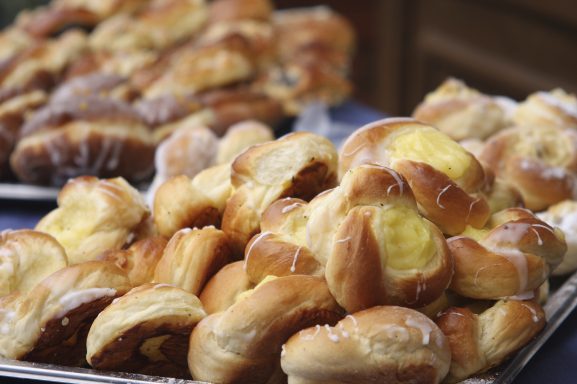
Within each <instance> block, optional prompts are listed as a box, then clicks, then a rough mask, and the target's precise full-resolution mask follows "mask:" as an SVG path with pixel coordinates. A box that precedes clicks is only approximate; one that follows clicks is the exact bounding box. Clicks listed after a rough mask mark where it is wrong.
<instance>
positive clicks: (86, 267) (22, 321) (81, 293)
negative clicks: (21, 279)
mask: <svg viewBox="0 0 577 384" xmlns="http://www.w3.org/2000/svg"><path fill="white" fill-rule="evenodd" d="M129 289H130V282H129V281H128V278H127V277H126V275H125V274H124V272H123V271H122V270H121V269H119V268H118V267H117V266H115V265H114V264H112V263H107V262H102V261H90V262H86V263H80V264H76V265H73V266H69V267H67V268H63V269H60V270H58V271H56V272H54V273H53V274H51V275H50V276H48V277H46V278H45V279H44V280H42V281H41V282H40V283H39V284H37V285H36V286H35V287H34V288H32V289H31V290H30V291H28V292H26V293H23V294H18V293H16V294H13V295H11V296H7V297H5V298H3V299H1V300H0V308H2V311H0V323H1V324H2V331H1V332H0V356H2V357H5V358H10V359H16V360H26V361H34V362H42V363H50V364H60V365H68V366H82V365H83V364H85V360H84V356H85V353H86V342H85V340H86V335H87V333H88V329H89V328H90V325H91V324H92V321H93V320H94V318H95V317H96V315H97V314H98V313H99V312H100V311H102V310H103V309H104V308H105V307H106V306H108V305H109V304H110V303H111V302H112V300H113V299H114V298H116V297H118V296H122V295H123V294H124V293H126V292H127V291H128V290H129Z"/></svg>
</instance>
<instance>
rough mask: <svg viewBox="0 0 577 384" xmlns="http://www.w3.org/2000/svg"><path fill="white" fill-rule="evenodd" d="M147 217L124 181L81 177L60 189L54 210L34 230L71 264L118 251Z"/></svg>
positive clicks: (135, 193) (137, 199)
mask: <svg viewBox="0 0 577 384" xmlns="http://www.w3.org/2000/svg"><path fill="white" fill-rule="evenodd" d="M148 214H149V212H148V209H147V207H146V206H145V204H144V200H143V199H142V197H141V196H140V194H139V193H138V191H137V190H136V189H134V188H133V187H131V186H130V185H129V184H128V183H127V182H126V181H125V180H124V179H122V178H115V179H103V180H99V179H97V178H95V177H92V176H84V177H78V178H76V179H73V180H70V181H69V182H68V183H67V184H66V185H65V186H64V188H62V190H61V191H60V192H59V194H58V208H56V209H55V210H53V211H52V212H50V213H48V214H47V215H46V216H44V217H43V218H42V219H41V220H40V221H39V222H38V224H37V225H36V230H38V231H42V232H46V233H48V234H50V235H52V236H54V238H55V239H56V240H58V242H59V243H60V244H62V246H63V247H64V249H65V250H66V254H67V255H68V260H69V262H70V263H72V264H74V263H79V262H82V261H87V260H93V259H95V258H96V256H98V255H99V254H100V253H102V252H104V251H106V250H109V249H119V248H121V247H122V246H123V245H124V244H125V243H127V241H128V238H129V235H130V234H131V232H132V231H133V230H134V229H135V228H136V227H137V225H138V224H140V223H141V222H142V221H144V220H145V219H146V217H147V216H148Z"/></svg>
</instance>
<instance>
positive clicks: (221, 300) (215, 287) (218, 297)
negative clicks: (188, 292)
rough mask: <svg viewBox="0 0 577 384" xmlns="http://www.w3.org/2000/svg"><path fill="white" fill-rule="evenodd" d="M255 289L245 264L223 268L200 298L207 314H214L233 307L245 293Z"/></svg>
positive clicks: (211, 280) (236, 263)
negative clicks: (245, 269) (246, 271)
mask: <svg viewBox="0 0 577 384" xmlns="http://www.w3.org/2000/svg"><path fill="white" fill-rule="evenodd" d="M251 288H254V284H252V283H251V282H250V280H249V279H248V276H247V274H246V273H245V271H244V262H243V261H235V262H234V263H230V264H227V265H225V266H224V267H222V268H221V269H220V270H219V271H218V272H217V273H216V274H215V275H214V276H213V277H212V278H211V279H210V280H209V281H208V282H207V283H206V285H205V286H204V289H203V290H202V293H201V294H200V296H199V299H200V301H202V305H203V307H204V310H205V311H206V313H208V314H209V315H210V314H213V313H217V312H221V311H224V310H226V309H227V308H228V307H230V306H231V305H233V304H234V303H235V302H236V301H237V299H238V298H239V296H240V295H242V293H243V292H246V291H248V290H249V289H251Z"/></svg>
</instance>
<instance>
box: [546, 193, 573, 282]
mask: <svg viewBox="0 0 577 384" xmlns="http://www.w3.org/2000/svg"><path fill="white" fill-rule="evenodd" d="M576 213H577V201H572V200H565V201H562V202H560V203H557V204H555V205H552V206H550V207H549V208H548V209H547V210H546V211H543V212H540V213H537V217H538V218H539V219H541V220H543V221H544V222H546V223H547V224H549V225H550V226H551V227H558V228H559V229H560V230H561V231H562V232H563V234H564V235H565V242H566V243H567V253H565V257H564V258H563V261H562V262H561V264H559V265H558V266H557V268H555V269H554V270H553V275H556V276H557V275H566V274H568V273H570V272H573V271H575V270H576V269H577V216H576Z"/></svg>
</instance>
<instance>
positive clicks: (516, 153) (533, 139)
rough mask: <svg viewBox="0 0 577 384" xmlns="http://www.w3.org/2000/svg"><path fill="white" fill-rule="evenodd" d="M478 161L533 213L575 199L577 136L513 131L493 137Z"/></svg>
mask: <svg viewBox="0 0 577 384" xmlns="http://www.w3.org/2000/svg"><path fill="white" fill-rule="evenodd" d="M479 159H480V160H481V161H482V162H483V163H484V164H486V165H487V166H488V167H489V168H490V169H491V170H492V171H493V172H494V173H495V175H496V176H497V177H501V178H503V179H505V180H507V182H509V183H510V184H511V185H513V186H514V187H515V188H517V189H518V190H519V192H520V193H521V196H522V197H523V200H524V202H525V205H526V207H527V208H529V209H531V210H533V211H540V210H543V209H546V208H547V207H548V206H550V205H553V204H555V203H558V202H560V201H562V200H566V199H571V198H572V197H573V196H575V190H576V185H577V178H576V176H575V172H577V132H575V130H573V129H561V128H555V127H546V126H539V127H513V128H509V129H506V130H504V131H501V132H499V133H498V134H496V135H494V136H492V137H491V138H490V139H489V140H488V141H487V143H486V144H485V148H484V149H483V152H482V153H481V154H480V156H479Z"/></svg>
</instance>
